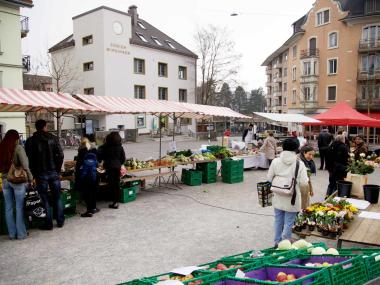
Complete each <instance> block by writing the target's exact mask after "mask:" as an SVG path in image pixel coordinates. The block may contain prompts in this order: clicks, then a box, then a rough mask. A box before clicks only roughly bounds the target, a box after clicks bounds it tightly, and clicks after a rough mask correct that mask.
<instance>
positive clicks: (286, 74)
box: [284, 67, 288, 77]
mask: <svg viewBox="0 0 380 285" xmlns="http://www.w3.org/2000/svg"><path fill="white" fill-rule="evenodd" d="M286 76H288V68H287V67H285V68H284V77H286Z"/></svg>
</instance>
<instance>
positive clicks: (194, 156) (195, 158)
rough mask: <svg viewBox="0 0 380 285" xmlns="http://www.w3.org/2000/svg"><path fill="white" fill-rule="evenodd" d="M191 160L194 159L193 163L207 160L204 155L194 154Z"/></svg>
mask: <svg viewBox="0 0 380 285" xmlns="http://www.w3.org/2000/svg"><path fill="white" fill-rule="evenodd" d="M191 159H192V160H193V161H203V160H205V158H204V157H203V155H202V154H193V155H192V156H191Z"/></svg>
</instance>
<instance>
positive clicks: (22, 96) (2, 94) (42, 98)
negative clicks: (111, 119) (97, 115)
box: [0, 88, 104, 113]
mask: <svg viewBox="0 0 380 285" xmlns="http://www.w3.org/2000/svg"><path fill="white" fill-rule="evenodd" d="M41 110H47V111H51V112H54V111H57V110H59V111H61V112H65V113H70V112H77V111H83V112H104V110H102V109H99V108H97V107H94V106H91V105H88V104H86V103H83V102H81V101H79V100H77V99H75V98H73V97H72V96H71V95H70V94H65V93H54V92H45V91H30V90H19V89H10V88H0V112H37V111H41Z"/></svg>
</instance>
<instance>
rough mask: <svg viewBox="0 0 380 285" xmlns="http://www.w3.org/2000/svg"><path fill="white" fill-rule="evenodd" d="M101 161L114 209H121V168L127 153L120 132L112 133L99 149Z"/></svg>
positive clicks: (111, 205)
mask: <svg viewBox="0 0 380 285" xmlns="http://www.w3.org/2000/svg"><path fill="white" fill-rule="evenodd" d="M99 158H100V159H99V160H100V161H103V167H104V169H105V170H106V174H107V182H108V187H109V189H110V190H111V192H112V201H113V203H112V204H110V205H109V207H110V208H112V209H117V208H119V200H120V168H121V166H122V164H124V162H125V153H124V149H123V146H122V144H121V137H120V135H119V133H118V132H111V133H110V134H108V135H107V137H106V142H105V144H104V145H102V146H101V147H100V149H99Z"/></svg>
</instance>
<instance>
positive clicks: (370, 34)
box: [362, 25, 380, 47]
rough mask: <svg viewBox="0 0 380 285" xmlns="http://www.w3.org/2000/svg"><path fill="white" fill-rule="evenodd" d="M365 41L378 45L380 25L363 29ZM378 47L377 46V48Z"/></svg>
mask: <svg viewBox="0 0 380 285" xmlns="http://www.w3.org/2000/svg"><path fill="white" fill-rule="evenodd" d="M362 37H363V40H364V41H367V42H371V43H373V45H376V41H378V40H380V25H371V26H366V27H365V28H364V29H363V36H362ZM375 47H376V46H375Z"/></svg>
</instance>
